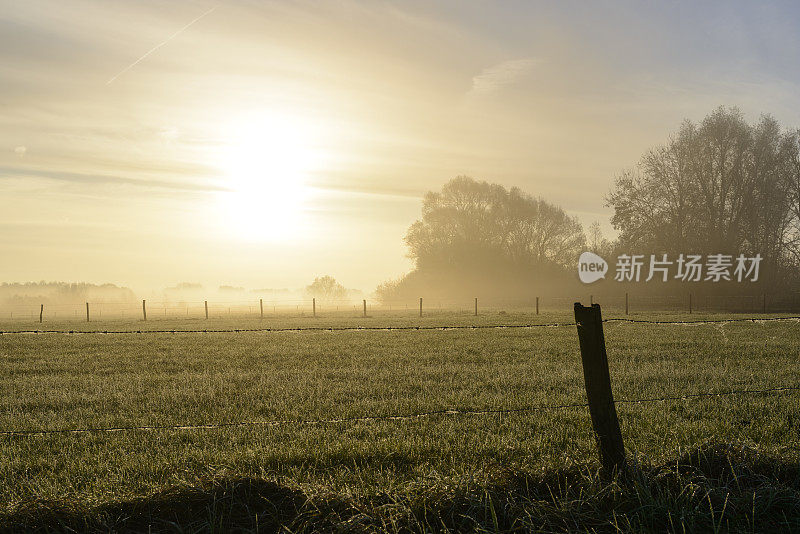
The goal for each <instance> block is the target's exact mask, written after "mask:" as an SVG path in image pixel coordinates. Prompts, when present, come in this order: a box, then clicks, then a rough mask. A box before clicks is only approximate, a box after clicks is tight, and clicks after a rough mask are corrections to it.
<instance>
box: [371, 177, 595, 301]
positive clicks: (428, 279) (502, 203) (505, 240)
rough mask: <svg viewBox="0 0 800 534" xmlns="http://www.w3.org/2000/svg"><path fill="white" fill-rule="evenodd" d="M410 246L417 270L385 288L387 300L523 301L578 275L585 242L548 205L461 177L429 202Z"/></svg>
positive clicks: (571, 222)
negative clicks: (536, 288) (501, 297)
mask: <svg viewBox="0 0 800 534" xmlns="http://www.w3.org/2000/svg"><path fill="white" fill-rule="evenodd" d="M405 242H406V244H407V245H408V249H409V257H411V258H412V259H413V260H414V262H415V264H416V268H415V269H414V271H412V272H411V273H409V274H407V275H406V276H404V277H403V278H401V279H400V280H397V281H391V282H386V283H384V284H381V285H380V286H379V287H378V289H377V294H378V296H379V297H380V298H382V299H383V300H391V299H395V298H407V297H411V296H413V295H414V294H415V292H417V293H421V292H424V293H425V294H426V295H433V294H439V295H441V296H446V297H455V296H456V294H457V293H466V294H470V295H472V296H475V295H476V293H475V292H477V291H481V290H485V291H486V292H487V293H488V292H491V293H492V294H494V295H497V294H500V293H503V294H506V295H515V296H516V295H519V294H520V291H521V289H522V288H524V289H525V291H532V284H534V283H536V284H539V285H540V286H541V285H543V284H544V281H545V280H552V279H554V277H556V278H557V277H561V278H563V277H564V276H565V275H566V273H567V272H568V271H569V272H570V275H571V274H572V272H571V270H572V268H573V264H574V263H575V262H576V261H577V258H578V256H579V255H580V252H581V251H582V249H583V247H584V246H585V244H586V238H585V236H584V233H583V229H582V227H581V225H580V223H579V222H578V221H577V219H576V218H574V217H570V216H569V215H567V214H566V213H565V212H564V210H562V209H561V208H559V207H557V206H554V205H552V204H550V203H548V202H546V201H545V200H543V199H541V198H535V197H532V196H530V195H528V194H525V193H523V192H522V191H521V190H519V189H517V188H512V189H506V188H504V187H503V186H501V185H498V184H490V183H487V182H484V181H477V180H474V179H472V178H469V177H467V176H459V177H457V178H454V179H453V180H451V181H449V182H448V183H446V184H445V185H444V186H443V187H442V190H441V191H440V192H429V193H427V194H426V195H425V198H424V200H423V203H422V218H421V219H419V220H418V221H416V222H414V223H413V224H412V225H411V227H410V228H409V229H408V233H407V234H406V237H405ZM417 296H418V295H417Z"/></svg>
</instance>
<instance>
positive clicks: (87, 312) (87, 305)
mask: <svg viewBox="0 0 800 534" xmlns="http://www.w3.org/2000/svg"><path fill="white" fill-rule="evenodd" d="M86 322H87V323H88V322H89V303H88V302H87V303H86Z"/></svg>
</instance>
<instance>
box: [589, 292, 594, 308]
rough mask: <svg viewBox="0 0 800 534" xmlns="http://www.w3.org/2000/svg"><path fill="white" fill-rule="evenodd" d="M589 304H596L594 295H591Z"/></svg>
mask: <svg viewBox="0 0 800 534" xmlns="http://www.w3.org/2000/svg"><path fill="white" fill-rule="evenodd" d="M589 306H594V295H589Z"/></svg>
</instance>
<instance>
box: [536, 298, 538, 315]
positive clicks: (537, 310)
mask: <svg viewBox="0 0 800 534" xmlns="http://www.w3.org/2000/svg"><path fill="white" fill-rule="evenodd" d="M536 315H539V297H536Z"/></svg>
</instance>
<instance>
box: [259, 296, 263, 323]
mask: <svg viewBox="0 0 800 534" xmlns="http://www.w3.org/2000/svg"><path fill="white" fill-rule="evenodd" d="M258 307H259V309H260V310H261V318H262V319H263V318H264V299H258Z"/></svg>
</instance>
